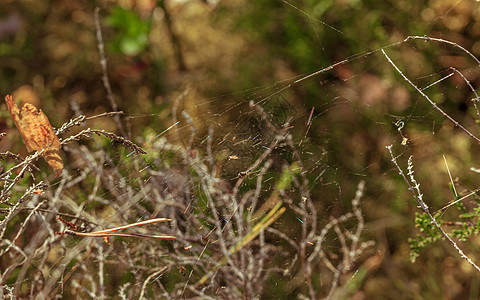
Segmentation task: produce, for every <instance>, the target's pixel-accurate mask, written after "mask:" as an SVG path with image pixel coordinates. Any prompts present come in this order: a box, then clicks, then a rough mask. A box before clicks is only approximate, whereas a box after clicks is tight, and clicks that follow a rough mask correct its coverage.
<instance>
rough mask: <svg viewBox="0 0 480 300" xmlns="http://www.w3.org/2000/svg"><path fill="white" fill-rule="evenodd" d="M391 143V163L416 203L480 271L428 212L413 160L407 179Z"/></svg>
mask: <svg viewBox="0 0 480 300" xmlns="http://www.w3.org/2000/svg"><path fill="white" fill-rule="evenodd" d="M392 147H393V145H389V146H386V148H387V149H388V152H389V153H390V156H391V158H392V162H393V164H394V165H395V166H396V167H397V170H398V172H399V174H400V175H401V176H402V177H403V180H404V181H405V182H406V183H407V185H408V190H409V191H410V192H411V193H412V194H413V197H414V198H415V200H416V201H417V203H418V205H419V206H420V208H421V209H422V210H423V211H424V212H425V213H426V214H427V215H428V217H429V218H430V219H431V220H432V223H433V224H434V225H435V226H436V227H437V228H438V230H439V231H440V232H441V233H442V235H443V236H444V237H445V239H447V240H448V241H449V242H450V244H451V245H452V246H453V247H454V248H455V249H456V250H457V251H458V253H459V254H460V257H462V258H463V259H465V260H466V261H467V262H468V263H469V264H471V265H472V266H473V267H474V268H475V269H476V270H477V271H478V272H480V268H479V267H478V266H477V265H476V264H475V263H474V262H473V261H472V260H471V259H470V258H469V257H468V256H467V255H465V253H464V252H463V251H462V249H460V247H459V246H458V245H457V243H455V241H454V240H453V239H452V238H451V237H450V236H449V235H448V234H447V233H446V232H445V231H444V230H443V228H442V227H441V226H440V224H438V222H437V220H436V219H435V218H434V217H433V215H432V214H431V213H430V209H429V208H428V206H427V204H425V202H424V201H423V194H422V193H421V192H420V184H419V183H417V181H416V180H415V178H414V177H413V162H412V156H410V158H409V163H408V170H409V171H408V175H409V176H410V180H408V178H407V176H406V175H405V173H404V172H403V169H402V168H400V165H399V164H398V162H397V157H396V156H395V155H394V154H393V151H392Z"/></svg>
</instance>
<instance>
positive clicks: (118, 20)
mask: <svg viewBox="0 0 480 300" xmlns="http://www.w3.org/2000/svg"><path fill="white" fill-rule="evenodd" d="M105 24H106V25H109V26H111V27H113V28H115V29H116V31H117V32H116V33H115V36H114V37H113V39H112V45H113V50H114V51H118V52H121V53H123V54H125V55H132V56H134V55H138V54H139V53H141V52H142V51H144V50H145V49H146V48H147V46H148V35H149V33H150V28H151V24H152V21H151V19H147V20H142V19H141V18H140V16H139V15H138V14H137V13H136V12H135V11H132V10H127V9H124V8H122V7H115V8H114V9H113V11H112V12H111V13H110V15H109V16H107V17H106V18H105Z"/></svg>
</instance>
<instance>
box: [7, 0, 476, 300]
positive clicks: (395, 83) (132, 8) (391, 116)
mask: <svg viewBox="0 0 480 300" xmlns="http://www.w3.org/2000/svg"><path fill="white" fill-rule="evenodd" d="M0 2H1V3H0V7H1V9H0V91H1V94H2V97H4V96H5V95H6V94H13V96H14V99H16V101H17V102H19V103H21V102H29V103H32V104H34V105H35V106H37V107H39V108H41V109H42V110H43V111H44V112H45V114H46V115H47V116H48V117H49V119H50V122H51V123H52V125H53V126H54V127H60V126H61V124H63V123H64V122H66V121H68V120H69V119H71V118H73V117H75V116H77V115H79V114H84V115H87V116H88V115H94V114H99V113H103V112H108V111H112V110H114V109H115V108H114V107H112V105H111V103H110V102H109V100H108V98H107V96H108V95H107V92H106V90H105V87H104V83H103V81H102V76H103V73H102V67H101V64H100V55H99V50H98V44H99V43H98V40H97V29H96V24H95V17H94V15H95V8H96V7H99V8H100V10H99V21H100V24H101V27H102V33H103V41H104V46H105V56H106V59H107V74H108V77H109V81H110V84H111V88H112V91H113V95H114V99H115V102H116V104H117V106H118V108H117V109H118V110H121V111H123V112H124V115H123V116H122V117H121V124H122V127H121V128H119V126H117V124H116V123H115V122H114V121H113V119H109V118H102V119H98V120H95V121H92V123H89V125H88V126H89V127H92V128H93V127H94V128H96V129H105V130H108V131H113V132H116V133H117V134H119V135H122V136H125V137H127V138H129V139H131V140H132V141H135V142H137V143H138V144H139V145H141V146H144V147H145V149H146V150H147V151H148V145H147V144H145V142H146V141H148V140H149V139H150V138H152V137H155V136H158V135H160V134H162V136H165V137H167V138H168V139H169V141H170V142H171V143H174V144H179V145H183V146H185V147H186V146H188V144H189V138H190V131H191V128H190V125H189V124H192V123H193V124H194V127H195V129H196V131H197V133H196V135H195V138H194V140H193V142H192V145H193V146H192V147H193V148H194V149H198V151H200V152H202V151H207V149H206V147H207V141H208V139H207V138H208V136H209V134H210V133H209V129H210V128H213V130H214V138H213V146H212V149H213V152H214V157H216V158H218V160H219V161H220V160H222V159H223V163H222V164H217V168H218V170H219V173H220V175H219V177H221V178H222V179H223V180H224V181H225V184H226V185H227V186H228V185H233V184H234V183H235V180H236V179H237V174H239V173H240V172H243V171H245V170H246V168H247V167H248V166H249V165H250V164H251V161H252V160H255V159H256V158H257V157H258V156H259V155H260V154H261V153H262V151H263V148H262V147H264V146H265V145H266V143H267V141H269V135H271V134H272V133H271V132H269V129H268V128H266V127H264V126H263V125H262V124H261V122H259V121H258V119H259V118H254V117H252V115H251V113H250V108H249V102H250V101H253V102H254V103H257V104H258V105H261V106H262V107H263V108H264V110H265V112H266V113H267V115H268V117H269V119H270V121H271V122H272V123H273V124H274V125H275V126H279V127H281V126H282V125H283V124H284V123H285V121H286V120H287V119H288V118H292V121H291V126H292V128H291V130H290V133H291V134H292V137H293V141H294V144H295V145H296V146H297V148H298V150H299V152H300V154H301V156H302V159H303V160H304V163H305V165H306V166H307V168H306V170H305V172H307V176H308V180H309V185H308V186H309V189H310V191H311V197H312V200H313V202H314V204H315V208H316V210H317V214H318V217H319V224H318V227H319V231H320V229H321V228H322V224H325V223H327V222H328V221H329V220H330V218H332V217H333V218H336V217H339V216H341V215H342V214H345V213H346V212H348V211H350V210H351V200H352V199H353V197H354V195H355V191H356V189H357V184H358V183H359V182H360V181H361V180H364V181H365V182H366V187H365V196H364V197H363V198H362V201H361V207H362V209H363V215H364V218H365V228H364V232H363V234H362V239H364V240H365V241H366V240H373V241H375V245H374V246H373V247H372V248H370V249H369V251H367V252H365V253H364V254H363V255H362V256H361V257H360V259H359V261H358V263H357V265H355V266H354V267H353V268H352V270H351V273H349V276H347V277H346V278H345V279H343V281H341V282H340V285H341V286H348V288H349V290H348V291H345V292H344V294H342V295H343V296H338V297H339V298H342V297H344V298H345V299H433V298H441V299H477V298H478V297H479V291H480V281H479V279H478V278H479V276H478V273H476V272H475V269H474V268H473V267H472V266H470V265H469V264H468V263H467V262H466V261H465V260H463V259H462V258H460V256H459V255H458V253H457V252H456V251H455V250H454V249H453V247H451V245H449V244H448V243H447V242H445V241H444V240H442V239H439V238H435V233H431V235H428V234H427V233H426V232H425V228H423V230H420V229H419V228H418V226H416V224H418V223H419V222H418V221H417V222H416V214H417V213H421V210H420V209H419V208H418V207H417V203H416V202H415V200H414V199H413V198H412V195H411V193H410V192H409V191H408V187H407V185H406V183H405V182H404V181H403V179H402V178H401V177H400V176H399V175H398V170H397V169H396V168H395V165H393V163H392V162H391V157H390V155H389V153H388V151H387V149H386V148H385V146H387V145H390V144H393V145H394V148H393V149H394V153H395V154H396V155H399V157H398V161H399V164H400V165H401V167H403V168H404V169H406V165H407V159H408V157H409V156H410V155H413V161H414V169H415V174H416V176H417V178H416V179H417V181H419V182H420V184H421V188H422V192H423V193H424V200H425V202H426V203H427V204H428V205H429V206H430V207H431V210H432V212H436V211H438V210H439V209H441V208H442V207H443V206H445V205H447V204H448V202H449V201H452V200H454V199H455V197H456V196H455V194H454V192H453V191H452V181H453V182H454V183H455V186H456V189H457V191H458V192H459V194H465V193H467V192H469V191H473V190H475V189H476V188H478V182H479V174H478V173H475V172H473V171H471V170H470V169H471V168H480V164H479V163H478V162H477V161H476V159H475V157H476V156H477V155H476V154H475V153H479V147H478V143H477V142H475V141H474V140H473V139H471V138H469V137H468V136H467V135H466V134H465V133H464V132H463V131H461V130H459V128H458V127H456V126H454V125H453V124H452V123H451V122H449V121H448V120H446V118H445V117H444V116H442V115H441V114H440V113H439V112H438V111H437V110H435V109H433V108H432V105H431V104H429V103H428V102H427V100H426V99H425V98H423V97H422V96H421V95H420V94H419V93H418V92H416V91H415V90H414V89H413V88H412V87H411V86H410V85H409V84H408V83H407V82H405V81H404V80H403V79H402V77H401V76H400V75H399V74H398V72H396V71H395V70H394V68H393V67H392V66H391V65H390V64H389V63H388V62H387V60H386V58H385V57H384V56H383V55H382V53H381V52H380V51H379V49H380V48H382V47H386V48H385V51H386V52H387V54H388V55H389V56H390V57H391V58H392V59H393V61H394V62H395V63H396V64H397V66H398V67H399V68H400V69H401V70H402V72H404V73H405V75H406V76H408V77H409V78H410V79H411V80H412V81H413V82H414V83H415V84H416V85H418V86H419V87H420V88H424V87H428V86H429V85H430V84H431V83H433V82H435V81H437V80H439V79H442V78H444V77H445V76H446V75H448V74H449V73H451V72H452V71H451V69H449V68H450V67H454V68H456V69H457V70H459V71H461V72H462V74H463V75H464V76H465V77H466V78H467V79H468V81H469V83H470V84H471V85H472V86H473V87H474V88H477V87H478V85H479V84H480V77H479V75H480V68H479V65H478V64H477V63H476V62H475V60H473V59H472V58H471V57H469V56H468V55H467V54H466V53H465V52H464V51H462V50H461V49H460V48H458V47H455V46H452V45H447V44H445V43H437V42H434V41H425V40H413V41H407V42H404V43H400V42H402V41H403V40H405V39H406V38H407V37H408V36H411V35H415V36H424V35H426V36H429V37H434V38H440V39H444V40H448V41H451V42H453V43H457V44H458V45H461V46H462V47H464V48H465V49H467V50H468V51H470V52H471V53H472V54H473V55H475V56H476V57H480V39H479V37H480V7H479V5H480V2H478V1H457V0H455V1H454V0H429V1H423V0H420V1H401V0H400V1H358V0H342V1H330V0H322V1H312V0H305V1H281V0H261V1H246V0H216V1H215V0H212V1H209V0H204V1H201V0H182V1H180V0H178V1H174V0H171V1H168V0H165V1H149V0H144V1H142V0H138V1H134V0H122V1H49V0H41V1H26V0H25V1H24V0H18V1H8V0H1V1H0ZM387 46H388V47H387ZM344 60H345V62H344V63H342V64H340V65H338V66H336V67H335V68H332V69H329V70H327V71H325V72H320V73H318V74H315V75H314V76H311V77H308V78H307V76H308V75H310V74H313V73H315V72H317V71H319V70H322V69H324V68H327V67H329V66H331V65H333V64H335V63H337V62H340V61H344ZM425 92H426V93H427V94H428V95H429V96H430V97H431V99H432V100H434V101H435V102H436V103H437V104H439V106H440V107H441V108H442V109H444V110H445V112H446V113H447V114H449V115H450V116H452V117H453V118H454V119H455V120H457V121H458V122H460V123H461V124H463V125H464V126H465V127H467V128H468V129H469V130H471V131H472V133H474V134H476V135H478V134H479V128H478V125H477V121H478V119H479V118H480V116H479V115H478V114H477V110H476V107H475V105H474V102H475V101H472V99H473V98H475V95H474V93H473V92H472V91H471V90H470V89H469V87H468V85H467V83H466V81H465V80H463V79H462V77H461V76H459V75H458V74H455V75H453V76H451V77H449V78H447V79H444V80H442V81H441V82H439V83H438V84H435V85H433V86H431V87H428V88H427V89H425ZM182 93H184V94H183V96H181V98H179V95H182ZM179 99H181V100H179ZM1 107H3V109H2V110H1V112H0V114H1V116H2V118H1V120H0V127H1V131H5V132H9V131H12V128H13V125H12V122H11V121H10V120H9V115H8V112H7V109H6V106H5V105H4V104H2V105H1ZM182 112H185V113H183V114H182ZM177 121H178V122H179V123H176V122H177ZM172 125H174V126H173V127H170V126H172ZM405 137H406V138H408V142H407V143H406V144H405V145H402V141H403V140H404V138H405ZM270 138H271V137H270ZM19 140H20V136H19V134H18V133H15V132H12V133H11V134H10V133H9V136H8V138H6V139H4V140H3V141H2V142H1V143H0V147H1V151H2V152H4V151H7V150H8V151H12V152H16V153H21V154H22V155H26V154H27V153H26V150H25V149H24V146H23V144H22V143H20V142H19ZM104 143H105V142H104ZM107 143H108V142H107ZM105 145H108V144H104V145H103V146H105ZM233 154H234V155H236V156H237V157H238V158H239V159H230V160H226V161H225V157H227V156H229V155H233ZM288 155H289V153H284V154H279V155H278V157H276V159H278V160H280V159H281V158H282V157H283V156H288ZM445 161H447V163H448V166H449V168H450V172H451V174H452V179H450V177H449V174H448V172H447V168H446V165H445ZM69 163H70V164H71V163H74V157H73V156H70V155H69V154H66V155H65V165H68V164H69ZM274 164H275V162H274ZM278 168H279V169H281V166H280V163H279V167H278ZM252 182H254V180H252ZM252 182H250V184H253V183H252ZM246 184H249V182H248V180H247V183H246ZM478 201H479V198H478V196H476V194H474V195H473V196H472V197H469V198H467V199H466V200H464V201H463V205H461V206H460V207H451V208H449V209H448V210H445V211H442V214H441V215H440V216H441V218H443V220H444V221H445V222H446V225H445V226H446V230H447V232H452V233H453V232H454V231H455V230H463V229H465V230H468V231H469V234H465V233H462V234H464V235H465V236H464V237H463V240H462V241H461V242H460V243H459V244H460V245H461V247H463V248H464V249H465V252H466V254H467V255H469V256H470V257H471V258H472V259H473V260H474V261H476V262H477V256H476V255H475V254H476V253H478V252H479V251H480V239H479V238H478V236H477V235H476V233H477V227H476V226H475V224H476V222H477V221H478V218H477V213H478V210H477V209H478ZM467 213H468V214H469V215H468V216H466V214H467ZM282 218H283V217H282ZM282 218H280V219H279V220H278V221H277V222H276V223H275V224H274V225H273V226H274V227H275V228H277V229H279V230H281V231H283V232H285V233H286V234H287V235H291V236H292V238H293V237H295V236H296V235H298V234H299V233H298V231H296V230H295V229H293V228H294V227H295V226H296V225H292V224H293V223H294V222H298V221H296V220H295V218H294V217H285V218H284V219H283V220H282ZM448 222H450V223H448ZM467 223H468V224H471V225H465V224H467ZM472 224H473V225H472ZM418 235H420V238H419V237H418ZM422 237H423V238H422ZM428 237H430V239H428ZM457 237H458V236H457ZM411 239H416V240H417V241H419V243H417V244H415V243H413V244H412V242H411ZM425 239H426V240H425ZM457 240H458V239H457ZM409 241H410V242H409ZM420 241H421V242H420ZM419 244H421V245H419ZM412 245H413V246H412ZM422 245H423V246H422ZM327 247H331V248H332V252H335V249H340V246H339V245H338V244H335V241H334V242H332V243H331V244H329V245H328V246H327ZM412 247H413V248H414V250H418V251H419V252H418V257H416V260H415V262H412V261H411V257H412V252H411V248H412ZM414 256H415V255H414ZM289 259H293V256H292V257H290V258H289ZM287 266H288V262H282V263H280V264H279V265H278V267H279V268H282V267H285V268H287ZM292 278H293V275H288V276H284V278H282V276H280V275H275V276H273V275H272V277H271V278H269V279H266V280H265V283H264V287H265V289H264V290H263V293H262V294H261V295H259V297H261V298H262V299H281V298H283V299H293V298H297V297H300V296H299V295H301V294H308V293H307V286H306V285H304V284H302V283H301V282H300V283H298V282H295V281H294V280H292ZM180 280H183V277H181V278H180ZM289 280H292V282H291V283H285V282H288V281H289ZM315 280H317V281H318V282H321V281H322V275H321V274H319V275H318V277H316V278H315ZM352 282H354V284H351V283H352ZM289 284H290V285H291V286H289ZM314 285H315V284H314ZM319 285H320V284H319ZM109 288H110V289H111V290H112V291H113V290H116V289H118V286H116V285H115V284H114V283H111V286H110V287H109ZM321 295H323V296H325V295H326V293H325V292H322V291H319V297H320V296H321ZM211 296H212V297H214V298H215V295H213V294H212V295H211Z"/></svg>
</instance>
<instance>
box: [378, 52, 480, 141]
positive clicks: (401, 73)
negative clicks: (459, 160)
mask: <svg viewBox="0 0 480 300" xmlns="http://www.w3.org/2000/svg"><path fill="white" fill-rule="evenodd" d="M459 47H460V46H459ZM382 53H383V55H385V57H386V58H387V60H388V62H389V63H390V64H391V65H392V66H393V67H394V68H395V70H397V72H398V73H399V74H400V75H401V76H402V77H403V79H405V81H406V82H408V83H409V84H410V85H411V86H412V87H413V88H414V89H415V90H417V92H419V93H420V95H422V96H423V97H424V98H425V99H427V101H428V102H429V103H430V104H431V105H432V106H433V108H434V109H436V110H438V111H439V112H440V113H441V114H442V115H443V116H444V117H445V118H447V119H448V120H450V121H451V122H452V123H453V124H454V125H455V126H458V127H459V128H461V129H462V130H463V131H464V132H465V133H466V134H468V135H469V136H470V137H471V138H473V139H474V140H475V141H477V142H478V143H480V139H479V138H478V137H476V136H475V135H474V134H473V133H471V132H470V131H469V130H468V129H467V128H465V127H463V125H462V124H460V123H458V122H457V120H455V119H454V118H452V117H451V116H450V115H449V114H447V113H446V112H445V111H443V109H441V108H440V107H439V106H438V105H437V104H436V103H435V102H434V101H433V100H432V99H430V97H428V95H427V94H425V93H424V92H423V91H422V90H421V89H420V88H419V87H418V86H417V85H416V84H414V83H413V82H412V81H411V80H410V79H409V78H408V77H407V76H405V74H403V72H402V71H401V70H400V69H399V68H398V67H397V65H395V63H394V62H393V61H392V59H391V58H390V57H389V56H388V55H387V53H385V50H383V49H382Z"/></svg>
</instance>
